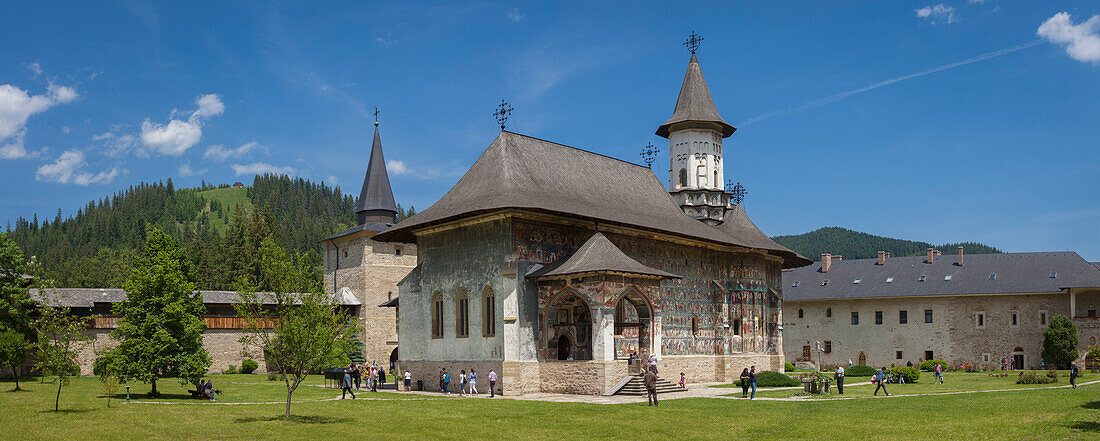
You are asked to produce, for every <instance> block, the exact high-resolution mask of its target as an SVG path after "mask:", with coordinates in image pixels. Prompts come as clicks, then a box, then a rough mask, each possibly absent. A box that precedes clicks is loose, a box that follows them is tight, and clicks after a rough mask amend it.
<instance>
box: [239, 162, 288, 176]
mask: <svg viewBox="0 0 1100 441" xmlns="http://www.w3.org/2000/svg"><path fill="white" fill-rule="evenodd" d="M230 167H231V168H232V169H233V172H234V173H236V174H237V176H241V175H265V174H274V175H288V176H294V175H296V174H298V170H297V169H295V168H294V167H290V166H286V167H279V166H275V165H271V164H268V163H266V162H253V163H251V164H233V165H231V166H230Z"/></svg>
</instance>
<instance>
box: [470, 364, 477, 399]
mask: <svg viewBox="0 0 1100 441" xmlns="http://www.w3.org/2000/svg"><path fill="white" fill-rule="evenodd" d="M469 380H470V394H471V395H477V372H474V370H473V369H470V377H469Z"/></svg>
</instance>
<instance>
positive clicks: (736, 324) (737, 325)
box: [733, 319, 741, 335]
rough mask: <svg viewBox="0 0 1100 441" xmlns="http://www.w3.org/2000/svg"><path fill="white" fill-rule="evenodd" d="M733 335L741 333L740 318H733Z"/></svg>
mask: <svg viewBox="0 0 1100 441" xmlns="http://www.w3.org/2000/svg"><path fill="white" fill-rule="evenodd" d="M733 335H741V319H733Z"/></svg>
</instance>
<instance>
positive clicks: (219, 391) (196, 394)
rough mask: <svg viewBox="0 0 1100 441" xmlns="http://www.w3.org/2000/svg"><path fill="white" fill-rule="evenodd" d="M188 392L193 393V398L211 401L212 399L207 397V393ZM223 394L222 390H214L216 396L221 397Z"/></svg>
mask: <svg viewBox="0 0 1100 441" xmlns="http://www.w3.org/2000/svg"><path fill="white" fill-rule="evenodd" d="M188 392H190V393H191V398H202V399H210V397H208V396H206V391H201V390H188ZM221 393H222V391H221V389H214V395H221Z"/></svg>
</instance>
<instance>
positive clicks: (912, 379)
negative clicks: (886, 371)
mask: <svg viewBox="0 0 1100 441" xmlns="http://www.w3.org/2000/svg"><path fill="white" fill-rule="evenodd" d="M902 375H904V376H905V382H906V383H916V382H917V380H920V370H918V369H917V368H915V367H912V366H905V367H892V368H890V377H891V378H893V379H894V381H897V378H898V377H899V376H902Z"/></svg>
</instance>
